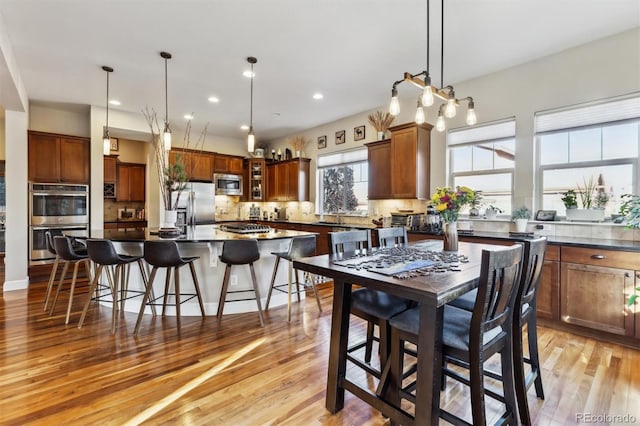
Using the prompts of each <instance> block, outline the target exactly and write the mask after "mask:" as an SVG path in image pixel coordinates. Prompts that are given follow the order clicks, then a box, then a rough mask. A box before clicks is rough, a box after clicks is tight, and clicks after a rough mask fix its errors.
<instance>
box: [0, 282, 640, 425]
mask: <svg viewBox="0 0 640 426" xmlns="http://www.w3.org/2000/svg"><path fill="white" fill-rule="evenodd" d="M45 286H46V283H38V284H32V285H31V287H30V288H29V290H28V291H27V290H25V291H14V292H8V293H4V295H2V297H0V323H1V328H0V333H2V341H1V342H0V423H1V424H3V425H4V424H7V425H24V424H42V425H45V424H46V425H55V424H78V425H88V424H101V425H105V424H107V425H122V424H139V423H146V424H180V425H214V424H215V425H262V424H288V425H313V424H321V425H383V424H386V423H387V421H386V419H385V418H384V417H382V416H381V415H380V414H379V413H378V412H376V411H375V410H373V409H371V408H370V407H369V406H368V405H366V404H365V403H363V402H361V401H359V400H357V399H356V398H355V397H353V396H352V395H350V394H349V393H348V392H347V394H346V402H345V408H344V409H343V410H342V411H341V412H340V413H338V414H335V415H331V414H330V413H329V412H327V411H326V410H325V408H324V394H325V383H326V371H327V353H328V342H329V331H330V322H331V297H332V295H331V290H330V288H327V289H323V290H322V291H321V296H322V305H323V308H324V312H322V313H320V314H319V313H318V312H317V307H316V305H315V301H313V299H311V298H310V299H309V303H305V302H302V303H300V304H295V306H294V314H293V318H292V321H291V323H288V322H287V321H286V307H281V308H277V309H272V310H270V311H269V312H268V313H267V314H266V316H265V320H266V326H265V327H264V328H261V327H260V326H259V321H258V317H257V315H256V314H240V315H228V316H225V317H224V318H223V321H222V324H221V325H220V326H218V324H217V321H216V318H215V317H207V318H205V319H204V320H202V319H201V318H199V317H183V321H182V336H181V337H180V338H178V337H177V335H176V330H175V319H174V318H166V319H162V318H160V317H158V318H157V319H155V320H152V319H151V317H150V316H149V317H148V318H145V319H144V324H143V328H142V330H141V332H140V336H139V337H133V336H132V333H133V327H134V325H135V315H134V314H129V313H126V314H124V315H123V316H121V318H120V322H119V323H118V330H117V333H116V334H115V335H112V334H111V333H110V315H111V314H110V310H109V308H108V307H98V306H97V305H95V304H94V305H93V306H92V308H91V310H90V313H89V315H88V316H87V322H86V323H85V326H84V327H83V328H82V329H78V328H77V321H78V318H79V314H78V312H79V310H80V309H81V304H82V302H83V300H84V297H78V298H77V303H75V304H74V310H75V312H76V314H74V315H73V316H72V320H71V324H70V325H68V326H65V325H64V312H63V311H64V302H65V301H66V299H64V298H62V299H61V300H60V301H59V302H58V303H59V304H58V309H57V314H56V315H55V316H52V317H49V316H48V315H46V314H45V313H44V312H43V303H42V302H43V300H44V288H45ZM85 295H86V294H84V295H83V296H85ZM364 332H365V328H364V326H363V324H362V323H360V322H358V320H357V319H354V320H353V326H352V335H354V336H355V337H357V338H361V337H362V336H364ZM539 343H540V350H541V358H542V361H543V382H544V388H545V394H546V399H545V400H544V401H540V400H537V399H536V398H535V396H534V392H533V389H531V390H530V399H529V400H530V405H531V410H532V417H533V419H534V421H535V424H540V425H548V424H550V425H565V424H577V418H576V415H577V414H578V413H589V414H592V415H602V414H607V415H621V416H622V415H631V416H634V417H635V420H636V422H638V423H640V356H639V354H640V353H639V352H638V351H637V350H634V349H629V348H625V347H621V346H617V345H613V344H607V343H602V342H598V341H595V340H592V339H588V338H584V337H579V336H574V335H571V334H568V333H564V332H559V331H554V330H551V329H547V328H543V327H540V329H539ZM349 374H356V375H357V374H358V372H357V371H353V369H352V370H351V371H350V372H349ZM363 380H364V379H363ZM441 398H442V404H443V405H444V406H446V407H447V408H448V409H449V410H452V411H454V412H456V413H458V414H462V415H466V416H469V415H470V410H469V407H468V403H469V398H468V393H467V391H466V389H465V388H464V387H463V386H461V385H459V384H456V383H455V382H452V381H450V382H449V383H448V386H447V390H446V392H444V393H443V394H442V397H441ZM496 407H497V406H495V405H494V404H490V405H489V410H494V409H495V408H496ZM498 408H499V407H498ZM490 418H491V417H490ZM596 420H597V419H596ZM603 423H607V422H599V424H603ZM611 423H612V424H618V423H616V422H611ZM442 424H444V422H442Z"/></svg>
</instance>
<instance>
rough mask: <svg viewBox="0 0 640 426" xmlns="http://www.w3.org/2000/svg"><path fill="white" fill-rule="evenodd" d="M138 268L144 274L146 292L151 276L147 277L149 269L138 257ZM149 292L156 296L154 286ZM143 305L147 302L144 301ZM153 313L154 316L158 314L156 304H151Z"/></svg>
mask: <svg viewBox="0 0 640 426" xmlns="http://www.w3.org/2000/svg"><path fill="white" fill-rule="evenodd" d="M138 268H139V269H140V275H142V282H143V283H144V290H145V292H146V291H147V288H148V287H149V277H147V270H146V269H145V267H144V264H143V263H142V259H138ZM149 294H150V297H151V298H152V299H155V298H156V297H155V295H154V294H153V288H152V289H151V292H150V293H149ZM142 305H143V306H144V305H145V304H144V303H143V304H142ZM151 313H152V314H153V316H154V317H155V316H156V305H151Z"/></svg>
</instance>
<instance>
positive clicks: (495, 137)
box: [447, 118, 516, 213]
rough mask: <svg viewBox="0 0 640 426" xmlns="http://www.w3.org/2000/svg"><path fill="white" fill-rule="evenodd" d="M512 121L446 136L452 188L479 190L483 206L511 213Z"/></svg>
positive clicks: (513, 157)
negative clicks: (461, 187) (460, 187)
mask: <svg viewBox="0 0 640 426" xmlns="http://www.w3.org/2000/svg"><path fill="white" fill-rule="evenodd" d="M515 135H516V123H515V119H513V118H510V119H507V120H503V121H500V122H494V123H489V124H484V125H481V126H475V127H471V128H464V129H458V130H451V131H449V133H448V134H447V146H448V148H449V155H450V162H451V163H450V164H451V182H452V184H453V186H467V187H469V188H471V189H473V190H476V191H482V202H483V204H484V205H487V206H488V205H493V206H495V207H498V208H500V209H501V210H503V211H504V212H505V213H509V212H510V211H511V199H512V192H513V170H514V163H515Z"/></svg>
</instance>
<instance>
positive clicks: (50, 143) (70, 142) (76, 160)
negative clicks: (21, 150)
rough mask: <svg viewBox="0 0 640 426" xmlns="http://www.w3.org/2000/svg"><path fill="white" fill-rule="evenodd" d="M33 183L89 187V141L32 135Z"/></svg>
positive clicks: (30, 176)
mask: <svg viewBox="0 0 640 426" xmlns="http://www.w3.org/2000/svg"><path fill="white" fill-rule="evenodd" d="M29 180H30V181H32V182H42V183H58V182H65V183H85V184H88V183H89V139H88V138H80V137H75V136H65V135H56V134H51V133H42V132H33V131H29Z"/></svg>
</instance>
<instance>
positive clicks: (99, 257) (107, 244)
mask: <svg viewBox="0 0 640 426" xmlns="http://www.w3.org/2000/svg"><path fill="white" fill-rule="evenodd" d="M87 251H88V254H89V259H90V260H91V261H92V262H93V263H94V264H95V265H98V266H97V269H96V271H95V275H94V277H93V280H92V281H91V285H90V287H89V297H88V298H87V301H86V303H85V305H84V309H83V310H82V315H81V316H80V322H78V328H80V327H82V324H83V323H84V318H85V316H86V315H87V311H88V310H89V303H91V300H92V299H91V294H92V293H93V292H94V291H96V289H97V288H98V281H99V280H100V276H101V274H102V271H103V270H104V271H105V272H106V275H107V281H108V282H109V288H110V289H111V300H112V303H113V307H112V314H111V332H112V333H115V332H116V316H117V314H116V311H117V310H118V300H119V301H120V309H121V310H124V302H125V300H126V299H127V297H126V296H127V292H128V284H129V271H130V269H131V268H130V266H131V264H132V263H134V262H137V263H138V267H139V268H140V274H141V275H142V281H143V282H144V285H145V288H146V286H147V275H146V273H145V270H144V265H143V264H142V256H129V255H123V254H118V253H116V249H115V247H114V246H113V243H112V242H111V241H109V240H102V239H88V240H87ZM118 294H120V297H118ZM140 294H143V293H142V292H140Z"/></svg>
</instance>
